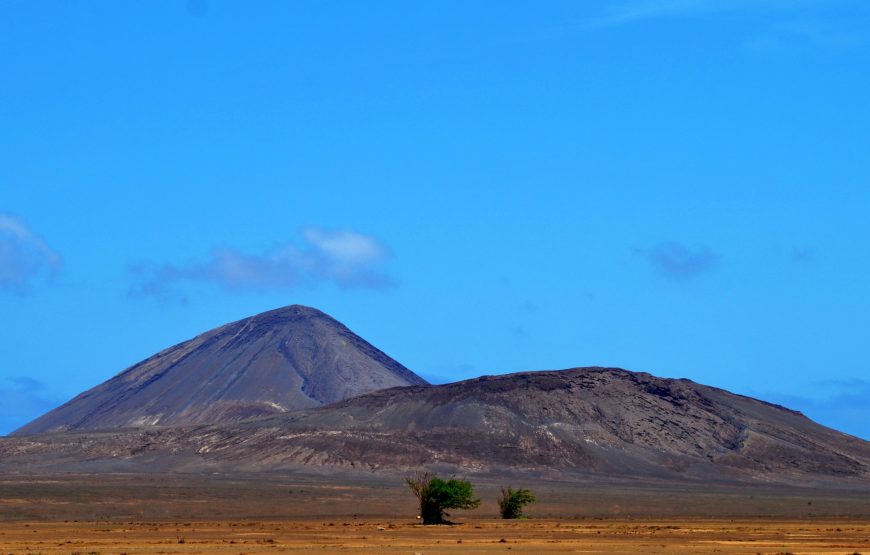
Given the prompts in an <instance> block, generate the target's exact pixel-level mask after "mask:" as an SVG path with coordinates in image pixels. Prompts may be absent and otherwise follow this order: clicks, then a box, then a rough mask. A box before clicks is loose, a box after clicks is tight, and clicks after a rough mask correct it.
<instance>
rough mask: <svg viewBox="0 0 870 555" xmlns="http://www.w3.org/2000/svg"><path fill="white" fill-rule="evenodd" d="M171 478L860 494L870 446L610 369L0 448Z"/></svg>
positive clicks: (33, 457) (476, 382)
mask: <svg viewBox="0 0 870 555" xmlns="http://www.w3.org/2000/svg"><path fill="white" fill-rule="evenodd" d="M49 460H50V461H51V462H52V464H65V465H68V467H69V465H73V466H75V468H77V469H84V468H88V467H91V468H97V467H100V468H110V467H111V468H123V469H137V468H146V467H149V466H154V465H159V466H161V467H162V468H165V469H169V470H172V469H183V470H184V471H196V470H209V471H212V470H220V469H224V470H225V469H233V470H234V471H285V470H289V469H293V468H298V467H299V466H300V465H302V466H308V467H319V468H321V469H323V468H325V469H329V468H332V469H350V468H355V469H367V470H373V471H374V470H395V471H402V472H404V471H407V470H410V469H418V468H424V467H425V468H432V469H438V470H444V471H461V472H465V473H467V472H489V473H505V472H509V473H510V472H522V473H523V475H524V476H528V477H532V476H538V477H547V476H554V475H566V474H567V475H584V476H591V477H599V478H607V479H610V478H615V477H623V478H625V477H629V478H632V479H637V478H640V477H643V478H647V479H651V480H665V481H671V480H683V481H695V482H702V483H704V482H714V481H716V482H743V481H752V482H758V481H761V482H770V483H794V484H810V483H814V484H821V485H825V484H841V485H843V484H858V485H862V486H863V487H867V486H868V485H870V443H868V442H866V441H863V440H860V439H858V438H855V437H852V436H848V435H846V434H842V433H840V432H837V431H835V430H831V429H829V428H825V427H824V426H821V425H819V424H816V423H814V422H812V421H811V420H809V419H808V418H806V417H805V416H803V415H802V414H800V413H798V412H795V411H792V410H788V409H786V408H783V407H780V406H777V405H773V404H769V403H765V402H763V401H758V400H755V399H752V398H749V397H744V396H740V395H735V394H732V393H729V392H727V391H724V390H721V389H716V388H713V387H708V386H704V385H700V384H697V383H694V382H691V381H689V380H673V379H664V378H657V377H654V376H651V375H649V374H646V373H635V372H629V371H626V370H621V369H616V368H575V369H570V370H563V371H545V372H526V373H520V374H512V375H504V376H485V377H481V378H477V379H473V380H467V381H463V382H457V383H452V384H446V385H441V386H410V387H400V388H392V389H387V390H381V391H376V392H373V393H369V394H367V395H363V396H359V397H355V398H351V399H346V400H343V401H339V402H337V403H334V404H332V405H329V406H324V407H320V408H315V409H309V410H302V411H297V412H292V413H286V414H281V415H276V416H270V417H265V418H258V419H253V420H248V421H244V422H233V423H226V424H221V425H213V426H196V427H185V428H171V429H155V430H147V431H132V432H128V433H100V434H56V435H49V436H38V437H33V438H22V439H21V440H4V441H3V442H0V462H2V463H4V464H12V463H14V462H15V461H19V462H22V463H27V464H36V463H39V462H40V461H49Z"/></svg>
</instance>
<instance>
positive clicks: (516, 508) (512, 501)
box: [498, 486, 536, 518]
mask: <svg viewBox="0 0 870 555" xmlns="http://www.w3.org/2000/svg"><path fill="white" fill-rule="evenodd" d="M535 501H536V499H535V496H534V495H532V492H530V491H529V490H527V489H525V488H520V489H518V490H514V489H513V488H512V487H510V486H508V487H507V488H501V499H499V500H498V508H499V511H500V512H501V517H502V518H523V506H524V505H528V504H529V503H534V502H535Z"/></svg>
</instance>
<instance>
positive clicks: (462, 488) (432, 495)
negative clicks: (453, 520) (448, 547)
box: [405, 472, 480, 524]
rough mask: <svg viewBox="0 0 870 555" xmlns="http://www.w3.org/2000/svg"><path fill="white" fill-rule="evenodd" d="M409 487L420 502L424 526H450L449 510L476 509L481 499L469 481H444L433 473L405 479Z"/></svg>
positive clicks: (451, 479)
mask: <svg viewBox="0 0 870 555" xmlns="http://www.w3.org/2000/svg"><path fill="white" fill-rule="evenodd" d="M405 482H406V483H407V484H408V487H409V488H411V491H413V492H414V495H416V496H417V499H418V500H419V501H420V516H421V517H422V519H423V524H449V523H450V522H449V521H448V520H446V519H445V518H444V517H445V516H450V514H449V513H447V509H476V508H477V507H478V506H480V499H475V498H474V489H473V488H472V487H471V482H469V481H468V480H459V479H457V478H450V479H449V480H442V479H441V478H439V477H438V476H436V475H435V474H432V473H431V472H420V473H417V474H415V475H414V476H411V477H409V478H406V479H405Z"/></svg>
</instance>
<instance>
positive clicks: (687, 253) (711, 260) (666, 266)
mask: <svg viewBox="0 0 870 555" xmlns="http://www.w3.org/2000/svg"><path fill="white" fill-rule="evenodd" d="M634 252H635V254H638V255H641V256H643V257H644V258H646V260H647V261H648V262H649V264H650V265H651V266H652V268H653V269H654V270H655V271H656V272H658V273H659V274H661V275H663V276H666V277H670V278H674V279H689V278H692V277H695V276H697V275H699V274H703V273H706V272H710V271H711V270H713V268H715V266H716V262H717V261H718V259H719V257H718V255H716V254H715V253H714V252H713V251H712V250H710V248H709V247H706V246H703V245H700V246H697V247H695V248H691V247H687V246H686V245H684V244H682V243H678V242H675V241H672V242H666V243H660V244H658V245H656V246H654V247H652V248H649V249H634Z"/></svg>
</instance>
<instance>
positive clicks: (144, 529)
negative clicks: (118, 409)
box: [0, 474, 870, 555]
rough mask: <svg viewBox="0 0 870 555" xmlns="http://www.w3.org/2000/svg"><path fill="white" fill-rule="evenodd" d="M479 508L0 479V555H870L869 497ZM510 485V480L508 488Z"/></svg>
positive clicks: (130, 483) (817, 493) (249, 488)
mask: <svg viewBox="0 0 870 555" xmlns="http://www.w3.org/2000/svg"><path fill="white" fill-rule="evenodd" d="M473 481H474V482H475V484H476V485H477V492H478V495H480V497H481V498H482V499H483V503H482V505H481V507H480V508H479V509H477V510H474V511H462V512H457V514H456V515H454V519H455V521H456V525H454V526H422V525H420V524H418V523H417V521H416V519H415V516H416V511H415V500H414V498H413V497H412V496H411V495H410V494H409V493H408V492H407V490H406V489H405V488H404V487H403V486H402V484H401V477H400V476H389V475H371V476H366V475H364V474H359V475H351V474H346V475H344V476H343V477H342V479H338V478H336V477H335V476H332V477H327V476H316V475H309V476H305V475H301V474H300V475H288V476H283V477H274V476H272V477H268V478H265V477H232V478H229V477H226V476H194V475H191V476H185V475H156V474H155V475H54V476H34V475H4V476H0V555H5V554H12V553H14V554H16V555H17V554H28V555H34V554H37V553H44V554H65V555H72V554H78V555H93V554H101V555H108V554H121V553H127V554H131V555H132V554H155V555H156V554H207V553H215V554H234V555H238V554H243V553H245V554H255V553H354V554H359V553H385V554H392V553H403V554H416V553H419V554H426V555H432V554H438V553H527V554H528V553H686V554H688V553H723V554H730V553H746V554H756V553H764V554H784V553H794V554H810V553H818V554H821V553H825V554H844V555H851V554H853V553H867V554H870V498H868V496H867V494H866V492H862V491H842V490H841V491H831V490H820V489H807V488H792V489H784V488H782V487H775V488H774V487H771V488H769V489H765V488H761V487H757V488H754V489H746V488H745V487H740V488H737V487H735V488H728V487H724V486H719V487H717V488H710V487H708V486H704V485H694V486H685V487H682V488H674V487H673V486H671V487H667V488H665V487H664V486H663V485H661V484H659V485H657V484H642V483H638V484H631V483H620V484H615V483H610V484H605V483H591V482H590V483H580V482H570V481H566V482H559V481H545V480H540V481H537V482H534V483H527V484H522V485H525V486H530V487H532V489H533V490H534V491H535V493H536V494H537V495H538V497H539V498H540V502H539V503H537V504H535V505H533V506H531V507H530V508H529V509H528V515H529V517H530V518H529V519H528V520H521V521H502V520H499V519H496V518H495V516H496V512H497V511H496V504H495V498H496V495H497V492H498V487H499V485H500V483H501V482H505V484H506V483H508V482H510V481H511V480H498V479H495V478H491V477H490V478H478V479H474V480H473ZM512 481H513V483H514V485H518V484H517V481H516V480H512Z"/></svg>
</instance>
